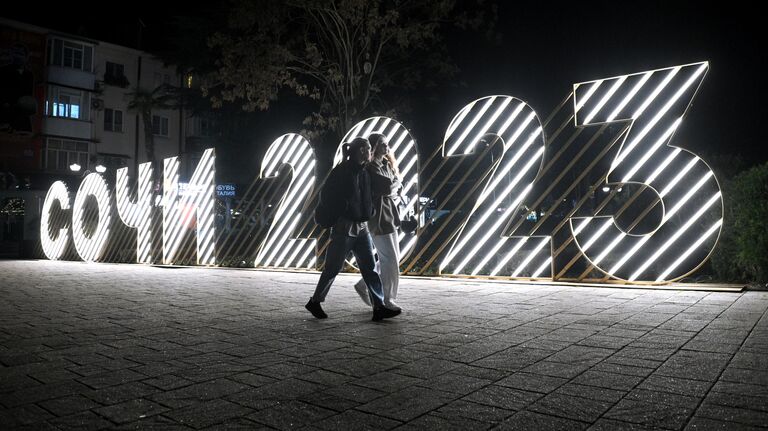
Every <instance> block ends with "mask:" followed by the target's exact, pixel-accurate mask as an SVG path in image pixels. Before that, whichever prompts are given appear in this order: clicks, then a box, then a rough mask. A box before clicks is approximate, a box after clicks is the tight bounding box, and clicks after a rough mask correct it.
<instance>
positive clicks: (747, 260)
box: [712, 163, 768, 283]
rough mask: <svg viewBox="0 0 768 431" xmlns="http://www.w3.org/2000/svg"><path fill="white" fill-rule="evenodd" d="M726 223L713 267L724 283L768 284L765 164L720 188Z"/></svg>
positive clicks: (767, 170) (767, 175)
mask: <svg viewBox="0 0 768 431" xmlns="http://www.w3.org/2000/svg"><path fill="white" fill-rule="evenodd" d="M723 189H724V190H723V199H724V204H725V220H724V224H723V231H722V234H721V236H720V242H719V243H718V246H717V248H716V249H715V252H714V254H713V255H712V266H713V268H714V269H715V272H716V273H717V274H718V276H719V277H720V278H721V279H722V280H724V281H734V282H737V281H738V282H757V283H766V282H768V163H765V164H762V165H758V166H755V167H753V168H751V169H748V170H746V171H744V172H742V173H740V174H739V175H737V176H736V177H735V178H733V180H731V181H728V182H726V183H725V184H724V187H723Z"/></svg>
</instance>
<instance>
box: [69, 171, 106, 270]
mask: <svg viewBox="0 0 768 431" xmlns="http://www.w3.org/2000/svg"><path fill="white" fill-rule="evenodd" d="M89 196H93V197H95V198H96V205H97V207H98V212H99V215H98V218H97V224H96V228H95V229H93V233H92V234H91V236H90V237H88V236H86V235H85V228H86V220H84V218H85V205H86V201H87V199H88V197H89ZM111 223H112V196H111V195H110V193H109V188H108V187H107V182H106V181H104V178H103V177H102V176H101V174H97V173H91V174H88V176H86V177H85V179H84V180H83V182H82V183H80V188H79V189H78V190H77V196H75V203H74V205H73V206H72V238H73V239H74V242H75V250H76V251H77V254H78V255H79V256H80V258H81V259H83V260H84V261H86V262H95V261H97V260H99V259H100V258H101V256H102V254H103V253H104V247H105V246H106V245H107V240H108V239H109V231H110V227H111Z"/></svg>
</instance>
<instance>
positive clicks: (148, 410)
mask: <svg viewBox="0 0 768 431" xmlns="http://www.w3.org/2000/svg"><path fill="white" fill-rule="evenodd" d="M93 411H95V412H96V413H98V414H99V415H101V416H103V417H105V418H107V419H109V420H111V421H112V422H115V423H118V424H123V423H127V422H132V421H137V420H139V419H143V418H146V417H149V416H154V415H157V414H160V413H163V412H166V411H168V409H167V408H165V407H163V406H161V405H159V404H157V403H153V402H152V401H149V400H145V399H143V398H137V399H134V400H130V401H125V402H122V403H119V404H114V405H111V406H108V407H101V408H97V409H94V410H93Z"/></svg>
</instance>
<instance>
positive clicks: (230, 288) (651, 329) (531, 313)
mask: <svg viewBox="0 0 768 431" xmlns="http://www.w3.org/2000/svg"><path fill="white" fill-rule="evenodd" d="M317 277H318V276H317V274H294V273H280V272H262V271H253V270H222V269H202V268H154V267H145V266H139V265H110V264H95V265H94V264H85V263H81V262H50V261H0V298H1V299H2V301H0V428H2V429H25V428H27V429H40V430H46V429H163V430H166V429H171V430H172V429H237V428H241V429H262V428H263V429H281V430H283V429H308V430H309V429H313V430H336V429H353V430H354V429H361V430H362V429H395V428H396V429H404V430H410V429H413V430H416V429H440V430H444V429H445V430H450V429H457V430H459V429H460V430H465V429H466V430H474V429H490V428H496V429H532V430H540V429H587V428H590V429H600V430H603V429H606V430H607V429H622V428H626V429H650V428H654V427H655V428H664V429H684V428H685V429H695V430H699V429H705V430H706V429H752V428H758V427H766V426H768V355H767V354H768V317H766V309H767V308H768V293H767V292H744V293H711V292H691V291H687V292H685V291H668V290H645V289H637V290H636V289H615V288H588V287H567V286H565V287H564V286H543V285H519V284H518V285H513V284H501V283H482V282H476V281H457V280H446V281H442V280H441V281H435V280H422V279H407V280H404V281H403V283H402V285H401V288H400V291H401V293H400V297H399V298H398V303H400V304H401V305H402V306H403V308H404V310H405V311H404V313H403V314H402V315H401V316H399V317H397V318H395V319H392V320H388V321H384V322H380V323H375V322H371V321H370V317H371V315H370V314H371V313H370V311H369V310H367V309H366V308H365V306H364V305H363V304H362V302H361V301H360V300H359V298H358V297H357V295H356V293H355V292H354V289H353V288H352V284H353V283H354V281H355V280H356V278H355V277H354V276H352V275H343V276H339V278H338V279H337V280H336V285H335V286H334V287H333V288H332V289H331V293H330V295H329V298H328V301H327V302H326V303H325V310H326V311H327V312H328V314H329V315H330V318H329V319H327V320H323V321H318V320H315V319H313V318H312V317H311V316H310V314H309V313H308V312H307V311H306V310H304V308H303V305H304V303H306V301H307V298H308V297H309V296H310V294H311V292H312V290H313V288H314V283H315V282H316V280H317Z"/></svg>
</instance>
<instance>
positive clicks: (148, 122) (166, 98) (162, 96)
mask: <svg viewBox="0 0 768 431" xmlns="http://www.w3.org/2000/svg"><path fill="white" fill-rule="evenodd" d="M175 90H176V89H175V88H173V87H171V86H169V85H167V84H163V85H160V86H158V87H156V88H155V89H154V90H147V89H146V88H141V87H137V88H135V89H134V90H133V91H132V92H130V93H128V94H127V95H128V97H129V98H130V101H129V102H128V109H129V110H131V111H134V112H136V113H137V114H139V115H140V116H141V122H142V123H143V125H144V150H145V151H146V152H147V161H151V162H152V164H153V166H154V164H155V163H154V162H155V138H154V135H153V134H152V111H153V110H155V109H174V108H176V107H177V105H178V103H177V100H178V96H177V94H176V91H175ZM136 159H137V160H136V161H135V164H136V167H138V163H139V161H138V154H136Z"/></svg>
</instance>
